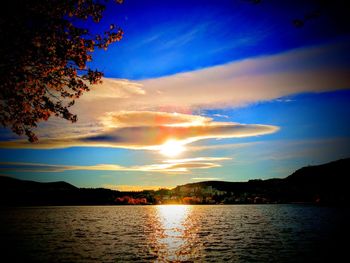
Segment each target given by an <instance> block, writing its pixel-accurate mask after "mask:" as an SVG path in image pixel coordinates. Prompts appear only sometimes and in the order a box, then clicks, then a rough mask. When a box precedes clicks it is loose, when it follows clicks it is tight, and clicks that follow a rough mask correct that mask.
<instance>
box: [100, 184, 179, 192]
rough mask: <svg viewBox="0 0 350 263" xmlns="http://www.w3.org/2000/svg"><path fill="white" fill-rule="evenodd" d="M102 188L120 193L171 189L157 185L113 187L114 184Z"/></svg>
mask: <svg viewBox="0 0 350 263" xmlns="http://www.w3.org/2000/svg"><path fill="white" fill-rule="evenodd" d="M102 187H104V188H108V189H112V190H117V191H122V192H139V191H143V190H159V189H164V188H165V189H171V188H173V187H169V186H157V185H123V184H122V185H114V184H104V185H102Z"/></svg>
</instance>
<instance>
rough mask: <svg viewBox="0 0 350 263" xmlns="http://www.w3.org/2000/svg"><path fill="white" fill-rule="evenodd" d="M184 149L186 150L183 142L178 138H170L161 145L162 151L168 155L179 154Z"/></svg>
mask: <svg viewBox="0 0 350 263" xmlns="http://www.w3.org/2000/svg"><path fill="white" fill-rule="evenodd" d="M183 151H185V147H184V146H183V143H181V142H179V141H176V140H169V141H167V142H165V143H164V144H163V145H161V146H160V153H161V154H163V155H165V156H168V157H175V156H178V155H179V154H180V153H182V152H183Z"/></svg>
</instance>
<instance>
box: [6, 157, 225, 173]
mask: <svg viewBox="0 0 350 263" xmlns="http://www.w3.org/2000/svg"><path fill="white" fill-rule="evenodd" d="M224 160H230V158H226V157H221V158H219V157H198V158H193V159H179V160H174V159H173V160H166V161H164V162H163V163H160V164H149V165H136V166H129V167H127V166H121V165H117V164H97V165H57V164H43V163H21V162H0V171H7V172H35V173H57V172H65V171H132V172H161V173H188V172H190V171H191V170H192V169H209V168H215V167H220V166H221V165H220V164H219V163H218V162H219V161H224Z"/></svg>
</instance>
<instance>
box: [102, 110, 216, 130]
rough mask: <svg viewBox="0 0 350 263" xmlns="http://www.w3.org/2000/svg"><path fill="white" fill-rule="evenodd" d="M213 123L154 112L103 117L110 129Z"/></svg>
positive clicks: (186, 115) (194, 117) (191, 117)
mask: <svg viewBox="0 0 350 263" xmlns="http://www.w3.org/2000/svg"><path fill="white" fill-rule="evenodd" d="M211 121H212V119H211V118H207V117H203V116H199V115H191V114H181V113H168V112H153V111H119V112H107V113H106V114H105V115H104V116H102V117H101V122H102V124H103V126H105V127H108V128H112V127H114V128H118V127H138V126H196V125H200V124H205V123H209V122H211Z"/></svg>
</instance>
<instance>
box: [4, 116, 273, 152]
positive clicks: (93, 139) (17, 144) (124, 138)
mask: <svg viewBox="0 0 350 263" xmlns="http://www.w3.org/2000/svg"><path fill="white" fill-rule="evenodd" d="M278 129H279V128H278V127H276V126H271V125H258V124H238V123H230V122H223V123H221V122H207V123H205V124H201V125H197V126H168V125H164V126H136V127H122V128H110V129H107V130H106V131H102V132H99V133H96V134H93V135H89V136H76V137H68V138H57V139H41V140H40V141H39V142H38V143H35V144H33V143H29V142H27V141H7V142H0V147H2V148H38V149H47V148H66V147H73V146H90V147H116V148H127V149H145V150H159V149H160V146H161V145H162V144H164V143H165V142H167V141H168V140H177V141H180V142H182V143H183V144H188V143H192V142H195V141H199V140H204V139H221V138H241V137H249V136H258V135H264V134H269V133H274V132H276V131H278Z"/></svg>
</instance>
